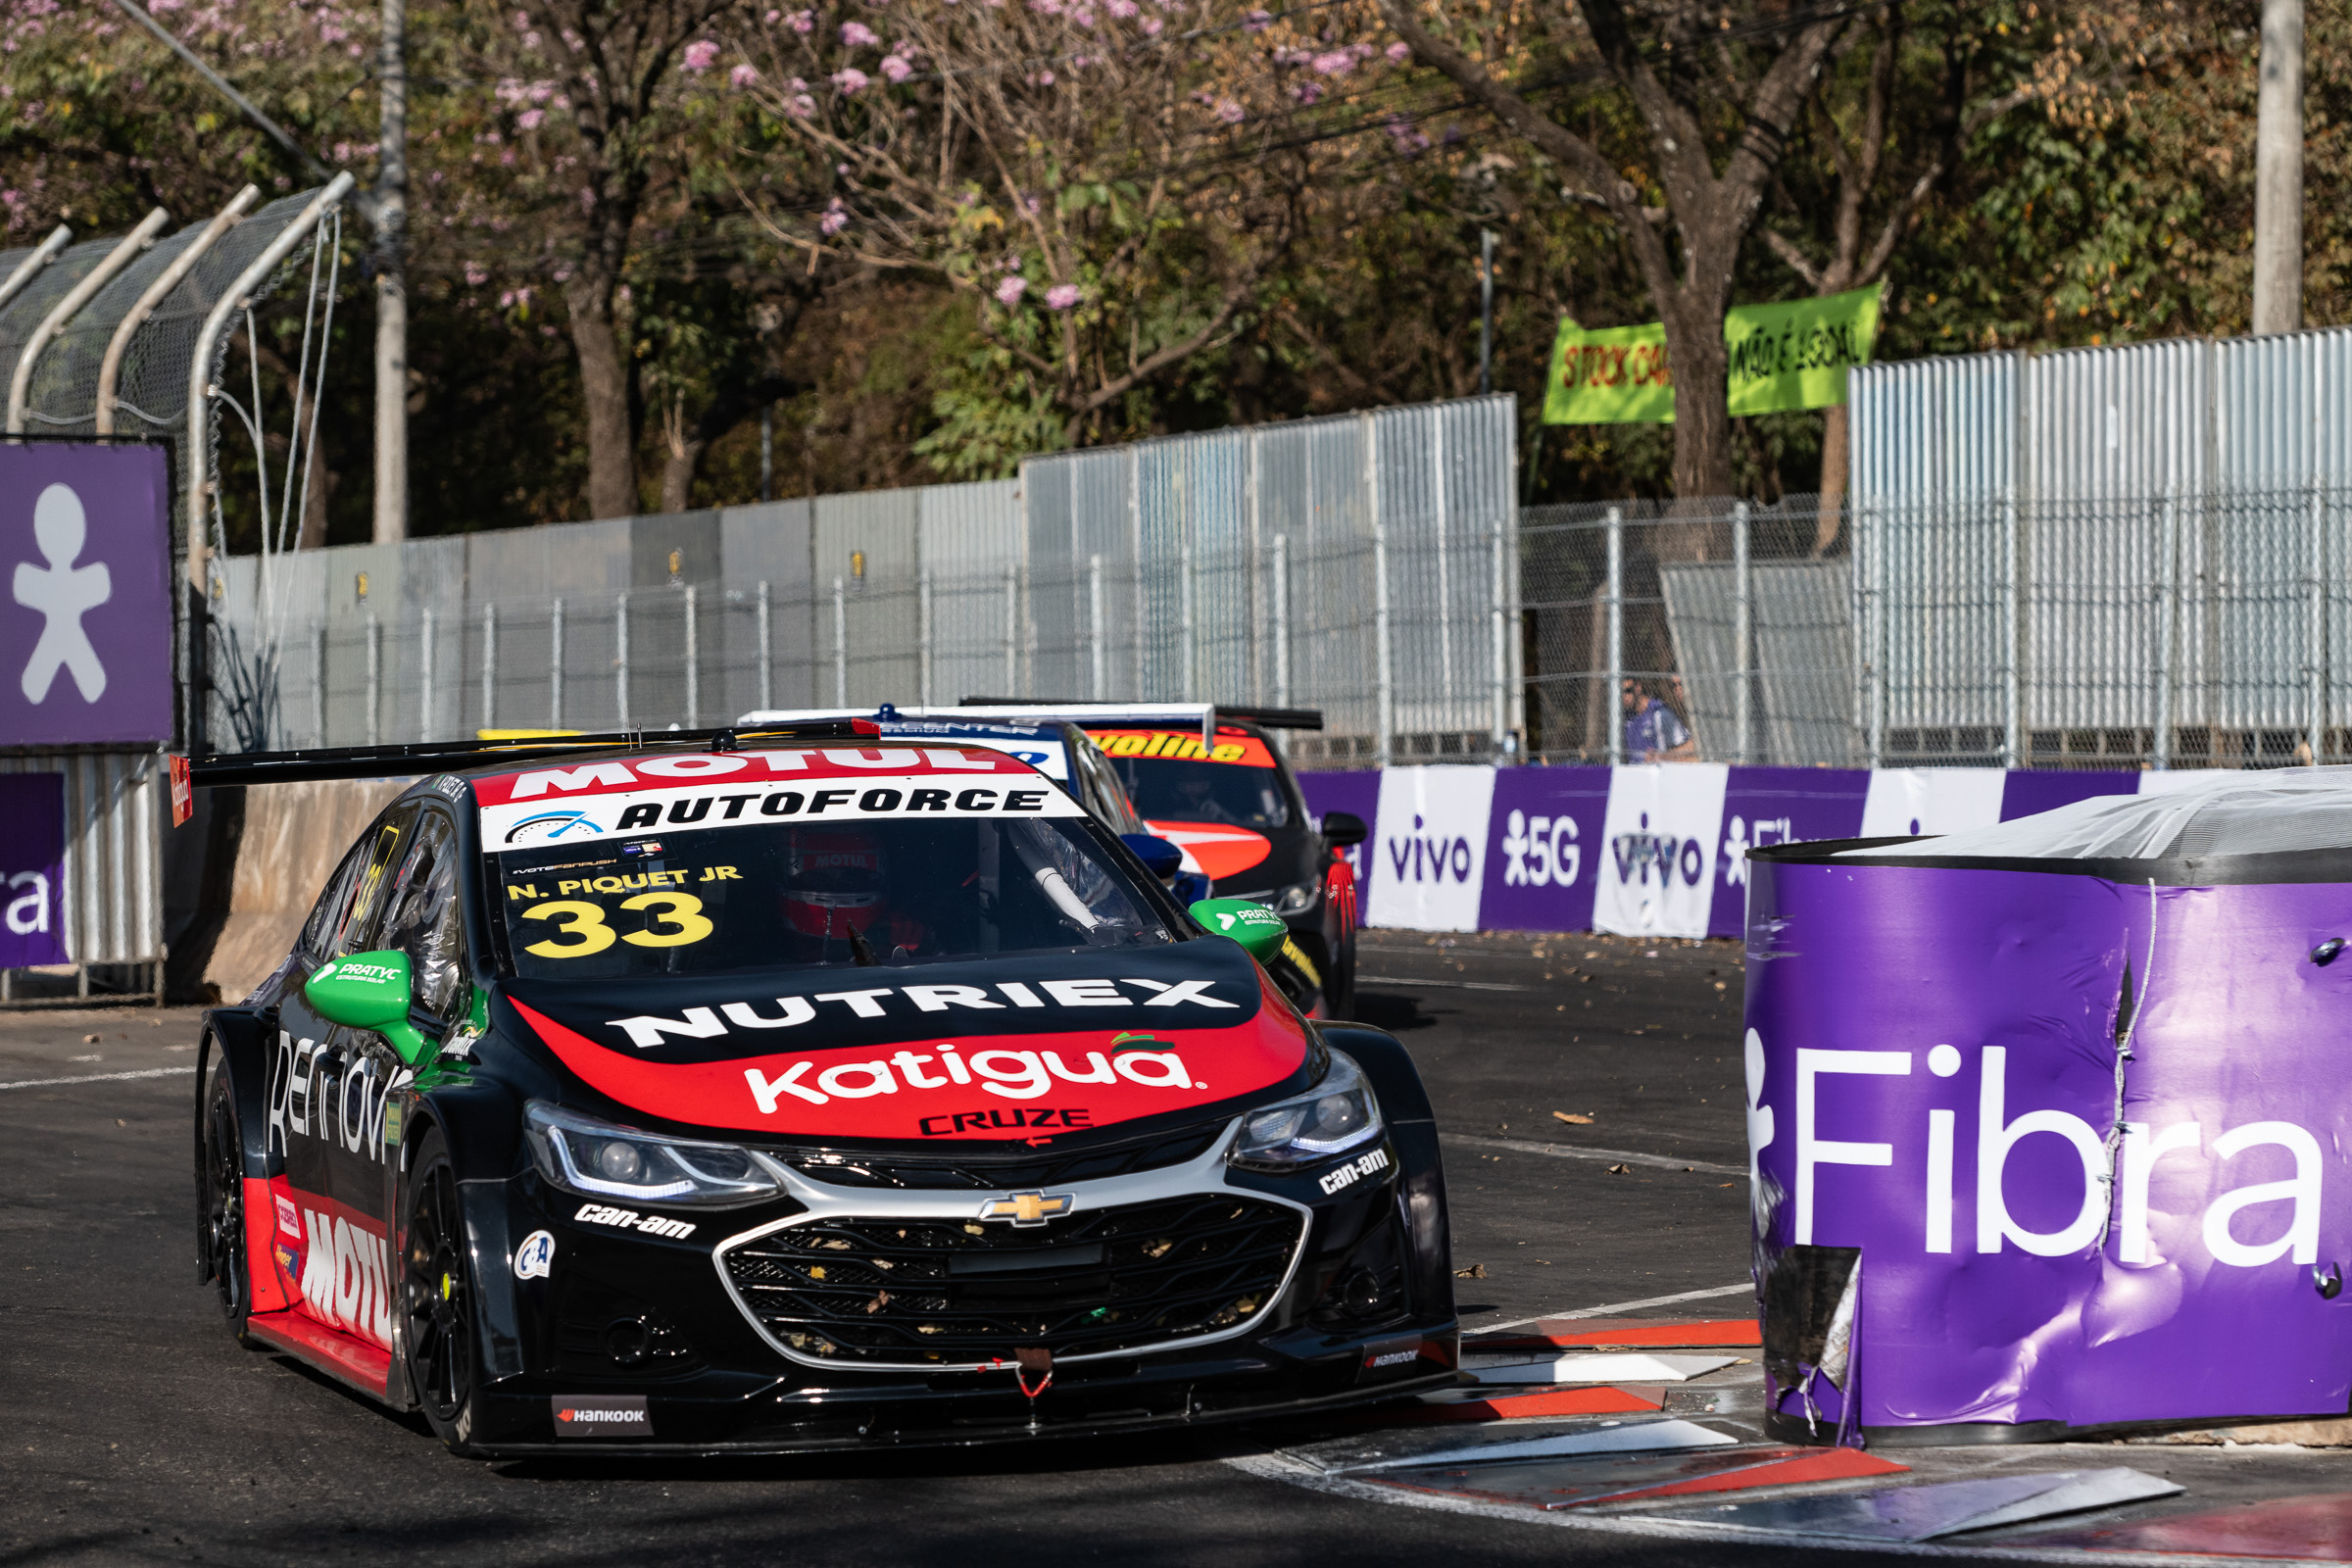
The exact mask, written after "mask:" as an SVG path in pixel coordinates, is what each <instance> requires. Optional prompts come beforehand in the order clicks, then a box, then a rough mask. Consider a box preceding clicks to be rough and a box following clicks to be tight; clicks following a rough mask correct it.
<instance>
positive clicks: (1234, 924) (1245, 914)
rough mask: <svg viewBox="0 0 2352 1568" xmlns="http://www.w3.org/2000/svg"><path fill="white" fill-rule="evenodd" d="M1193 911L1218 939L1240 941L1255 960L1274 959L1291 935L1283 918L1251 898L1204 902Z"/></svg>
mask: <svg viewBox="0 0 2352 1568" xmlns="http://www.w3.org/2000/svg"><path fill="white" fill-rule="evenodd" d="M1192 912H1193V918H1194V919H1196V920H1198V921H1200V922H1201V925H1203V926H1205V927H1206V928H1207V929H1209V930H1211V931H1213V932H1215V933H1216V934H1217V935H1218V936H1221V937H1231V938H1233V940H1234V941H1236V942H1239V943H1240V944H1241V945H1242V946H1243V947H1244V948H1245V949H1246V950H1248V952H1249V954H1250V956H1251V957H1252V958H1258V959H1265V958H1271V957H1272V956H1274V955H1276V954H1277V953H1280V952H1281V951H1282V945H1283V943H1284V942H1285V941H1287V940H1288V939H1289V937H1290V934H1291V928H1290V927H1289V926H1288V925H1285V924H1284V923H1283V919H1282V916H1281V915H1279V914H1276V913H1275V912H1274V911H1273V910H1272V909H1269V908H1267V907H1265V906H1264V905H1262V904H1254V903H1252V902H1250V900H1248V899H1202V900H1201V902H1200V903H1199V904H1196V905H1194V906H1193V911H1192Z"/></svg>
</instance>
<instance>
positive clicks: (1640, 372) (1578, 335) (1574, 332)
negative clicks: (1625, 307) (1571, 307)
mask: <svg viewBox="0 0 2352 1568" xmlns="http://www.w3.org/2000/svg"><path fill="white" fill-rule="evenodd" d="M1673 418H1674V376H1673V374H1672V372H1671V371H1669V370H1668V369H1667V368H1666V325H1665V323H1664V322H1662V321H1652V322H1650V323H1649V324H1648V325H1647V326H1610V327H1603V328H1601V329H1600V330H1598V331H1595V332H1588V331H1586V330H1584V329H1583V328H1582V327H1580V326H1578V325H1577V324H1576V323H1575V322H1574V321H1571V320H1568V319H1565V318H1563V319H1561V321H1560V335H1559V338H1558V340H1557V341H1555V342H1554V343H1553V344H1552V346H1551V375H1550V377H1549V378H1548V379H1547V380H1546V381H1545V382H1544V423H1545V424H1660V423H1666V422H1669V421H1671V420H1672V419H1673Z"/></svg>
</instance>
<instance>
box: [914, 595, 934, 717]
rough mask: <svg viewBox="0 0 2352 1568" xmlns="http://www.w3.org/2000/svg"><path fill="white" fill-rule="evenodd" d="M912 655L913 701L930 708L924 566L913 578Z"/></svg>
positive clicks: (928, 619)
mask: <svg viewBox="0 0 2352 1568" xmlns="http://www.w3.org/2000/svg"><path fill="white" fill-rule="evenodd" d="M914 655H915V678H914V693H915V700H916V701H917V702H920V703H921V704H922V705H923V706H924V707H925V708H929V707H930V706H931V568H930V567H929V566H925V567H924V568H923V569H922V570H921V571H919V572H917V573H915V578H914Z"/></svg>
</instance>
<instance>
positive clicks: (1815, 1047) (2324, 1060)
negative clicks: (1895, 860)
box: [1746, 861, 2352, 1427]
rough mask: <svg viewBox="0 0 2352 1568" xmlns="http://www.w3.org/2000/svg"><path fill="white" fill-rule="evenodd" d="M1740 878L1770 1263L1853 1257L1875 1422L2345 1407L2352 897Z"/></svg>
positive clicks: (1999, 876) (1829, 877) (1959, 874)
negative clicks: (2340, 1285) (2342, 943)
mask: <svg viewBox="0 0 2352 1568" xmlns="http://www.w3.org/2000/svg"><path fill="white" fill-rule="evenodd" d="M1751 870H1752V874H1753V884H1754V885H1753V892H1752V900H1751V904H1750V915H1749V928H1748V955H1749V961H1748V976H1749V978H1748V986H1747V1011H1746V1018H1747V1027H1748V1033H1747V1037H1746V1060H1747V1103H1748V1107H1749V1108H1748V1113H1747V1114H1748V1134H1749V1144H1750V1148H1751V1152H1752V1154H1753V1157H1754V1159H1755V1162H1756V1166H1757V1171H1758V1179H1757V1181H1756V1183H1755V1187H1754V1191H1753V1202H1754V1205H1755V1220H1756V1230H1757V1255H1758V1263H1759V1268H1760V1269H1761V1270H1762V1271H1764V1272H1765V1273H1767V1274H1770V1273H1772V1272H1773V1271H1775V1270H1777V1269H1779V1268H1781V1267H1782V1266H1783V1265H1785V1264H1792V1263H1793V1264H1797V1265H1801V1264H1802V1262H1803V1260H1804V1258H1806V1257H1808V1256H1817V1255H1821V1254H1796V1253H1792V1252H1791V1251H1790V1249H1793V1248H1797V1247H1815V1248H1858V1249H1859V1250H1860V1253H1861V1267H1860V1279H1861V1284H1860V1288H1859V1293H1858V1310H1857V1311H1856V1313H1855V1323H1856V1332H1855V1338H1854V1352H1853V1360H1852V1364H1851V1368H1850V1370H1849V1371H1848V1373H1847V1375H1846V1378H1845V1392H1846V1393H1848V1394H1850V1396H1851V1397H1852V1398H1853V1399H1854V1400H1855V1401H1856V1403H1857V1404H1858V1414H1859V1417H1860V1422H1861V1424H1862V1425H1863V1426H1865V1427H1899V1426H1933V1425H1941V1424H1945V1423H1963V1422H1996V1423H2022V1422H2040V1421H2052V1422H2062V1423H2065V1424H2067V1425H2069V1426H2075V1427H2082V1426H2095V1425H2101V1424H2106V1423H2114V1422H2136V1421H2147V1422H2166V1421H2188V1420H2202V1419H2206V1418H2217V1419H2218V1418H2229V1417H2252V1416H2290V1415H2320V1414H2327V1415H2335V1416H2341V1415H2342V1414H2343V1412H2344V1409H2345V1404H2346V1398H2347V1396H2348V1395H2352V1295H2342V1296H2337V1297H2336V1299H2328V1287H2329V1285H2330V1283H2331V1282H2333V1281H2336V1280H2340V1278H2341V1274H2342V1271H2343V1270H2344V1269H2346V1268H2352V1168H2348V1165H2347V1160H2348V1159H2352V1092H2348V1090H2352V1058H2348V1057H2347V1055H2346V1052H2345V1045H2344V1030H2345V1025H2344V1020H2345V1019H2346V1018H2347V1017H2348V1016H2352V964H2344V965H2335V966H2322V965H2320V964H2316V963H2314V962H2313V961H2311V958H2310V956H2309V955H2310V954H2311V951H2312V949H2313V948H2314V947H2315V946H2316V945H2317V944H2319V943H2321V942H2323V941H2325V940H2327V939H2328V938H2331V937H2338V936H2342V935H2344V934H2346V930H2347V909H2352V889H2347V888H2344V887H2341V886H2332V885H2319V884H2312V885H2294V886H2280V885H2223V886H2210V887H2152V886H2148V885H2138V886H2131V885H2119V884H2117V883H2113V882H2107V881H2103V880H2101V879H2098V878H2095V877H2090V876H2084V875H2075V874H2058V873H2043V872H2018V871H2002V870H1985V869H1953V868H1936V867H1913V866H1887V865H1876V866H1874V865H1863V864H1851V863H1848V864H1838V865H1821V864H1792V863H1773V862H1769V861H1756V862H1751ZM2119 1037H2121V1038H2120V1041H2119ZM1766 1294H1767V1299H1770V1294H1771V1293H1770V1291H1769V1290H1768V1291H1767V1293H1766ZM1770 1317H1771V1314H1770V1311H1769V1310H1768V1312H1767V1323H1766V1329H1765V1335H1766V1345H1767V1354H1768V1355H1769V1354H1770V1353H1771V1351H1770V1347H1771V1346H1772V1345H1773V1344H1774V1336H1775V1332H1776V1331H1775V1328H1774V1325H1773V1323H1772V1322H1771V1321H1770ZM1821 1392H1822V1393H1823V1395H1825V1396H1826V1397H1823V1398H1821V1399H1820V1400H1819V1401H1818V1403H1819V1405H1820V1408H1821V1409H1822V1410H1823V1412H1824V1413H1825V1414H1827V1415H1829V1416H1831V1417H1832V1418H1835V1416H1836V1415H1837V1414H1838V1412H1839V1411H1840V1410H1841V1409H1842V1408H1843V1407H1844V1405H1845V1403H1846V1400H1845V1398H1843V1397H1838V1396H1836V1395H1832V1394H1830V1391H1828V1390H1826V1389H1824V1390H1822V1391H1821ZM1775 1394H1776V1397H1777V1398H1778V1400H1779V1403H1780V1406H1781V1407H1782V1408H1784V1409H1785V1410H1788V1411H1795V1410H1796V1409H1797V1406H1796V1404H1795V1403H1794V1398H1795V1396H1794V1394H1793V1392H1792V1391H1787V1390H1779V1389H1777V1388H1776V1390H1775Z"/></svg>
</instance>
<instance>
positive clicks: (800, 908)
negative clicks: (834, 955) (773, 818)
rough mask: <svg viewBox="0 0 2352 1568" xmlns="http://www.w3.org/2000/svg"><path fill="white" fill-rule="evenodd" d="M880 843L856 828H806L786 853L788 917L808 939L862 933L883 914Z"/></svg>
mask: <svg viewBox="0 0 2352 1568" xmlns="http://www.w3.org/2000/svg"><path fill="white" fill-rule="evenodd" d="M882 869H883V867H882V847H881V846H880V845H878V844H876V843H875V842H874V841H873V839H872V838H871V837H870V836H868V835H867V834H865V833H862V832H859V831H858V829H856V828H803V829H800V830H799V831H797V832H795V833H794V834H793V835H792V842H791V844H790V846H789V847H788V848H787V849H786V851H785V857H784V917H785V919H787V920H789V921H790V922H792V928H793V929H794V930H795V931H798V932H799V933H801V935H803V936H809V937H846V936H848V935H849V934H850V932H851V931H853V930H855V931H857V932H858V934H859V935H861V936H862V935H863V934H864V933H865V930H866V928H867V927H869V926H871V925H872V924H873V923H874V920H875V918H876V917H877V916H878V915H880V914H881V912H882Z"/></svg>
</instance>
